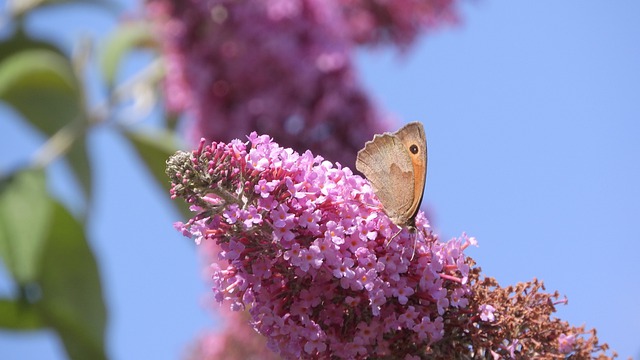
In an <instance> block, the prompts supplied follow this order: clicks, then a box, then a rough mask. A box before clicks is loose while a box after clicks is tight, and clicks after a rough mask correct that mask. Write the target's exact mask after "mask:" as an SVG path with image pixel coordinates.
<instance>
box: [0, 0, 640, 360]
mask: <svg viewBox="0 0 640 360" xmlns="http://www.w3.org/2000/svg"><path fill="white" fill-rule="evenodd" d="M83 10H85V11H86V8H84V9H83ZM638 14H640V3H639V2H637V1H632V0H626V1H617V2H615V5H614V3H613V2H610V1H577V0H565V1H549V0H546V1H543V0H539V1H520V2H513V1H497V0H496V1H489V0H485V1H477V2H471V3H469V4H466V5H465V6H464V7H463V20H464V23H463V24H462V26H460V27H457V28H452V29H447V30H444V31H441V32H438V33H436V34H434V35H432V36H431V37H428V38H424V39H422V41H420V42H419V43H418V44H416V46H415V47H414V48H412V49H411V50H410V51H409V52H407V53H406V54H404V55H400V54H398V53H397V52H396V51H389V50H385V51H381V50H374V51H361V52H359V53H358V55H357V62H358V66H359V69H360V73H361V79H362V81H363V82H364V84H365V85H366V87H367V88H368V90H369V91H370V93H371V95H372V96H373V97H374V98H375V99H376V100H377V102H378V104H379V106H380V108H381V109H383V110H384V111H387V112H388V113H390V114H392V115H393V116H395V117H396V118H397V119H398V124H399V125H400V124H401V123H405V122H409V121H414V120H418V121H422V122H423V124H424V126H425V130H426V133H427V141H428V149H429V169H428V176H427V187H426V193H425V196H424V204H423V205H424V206H426V207H427V208H429V209H430V210H431V212H432V213H433V215H434V217H433V219H432V221H433V222H434V224H435V227H436V229H437V230H438V232H439V233H440V234H441V235H442V237H444V238H448V237H451V236H457V235H459V234H460V233H461V232H463V231H466V232H467V233H468V234H470V235H472V236H475V237H476V238H477V239H478V241H479V243H480V246H479V248H473V249H469V250H468V254H469V255H471V256H472V257H473V258H474V259H476V261H477V262H478V264H479V265H480V266H481V267H482V268H483V271H484V273H485V275H487V276H493V277H495V278H497V279H498V280H499V281H500V282H501V283H502V284H503V285H507V284H514V283H516V282H519V281H528V280H531V279H532V278H534V277H536V278H539V279H542V280H544V281H545V284H546V286H547V289H548V290H549V291H554V290H556V289H557V290H559V291H560V293H561V294H564V295H566V296H567V297H568V298H569V305H568V306H563V307H560V308H559V312H558V316H559V317H561V318H562V319H564V320H567V321H569V322H570V323H572V324H574V325H581V324H586V325H587V327H588V328H591V327H595V328H596V329H597V330H598V336H599V338H600V340H601V341H604V342H608V343H609V344H610V345H611V347H612V348H613V349H615V350H617V351H618V352H619V353H620V355H621V357H622V358H627V357H629V356H633V357H635V358H638V357H640V341H639V340H638V336H637V333H638V332H639V330H640V308H639V307H638V306H637V305H638V304H639V303H640V301H639V300H640V276H639V275H640V267H638V266H637V264H636V260H633V259H634V257H635V256H637V255H638V254H639V253H640V235H639V232H638V230H637V225H638V224H639V223H640V219H639V215H640V185H639V184H640V159H639V156H640V42H639V41H638V39H640V22H638V20H637V15H638ZM50 15H51V17H48V18H47V20H46V21H43V20H42V19H43V17H41V18H40V20H41V21H40V23H39V24H34V28H35V29H38V31H40V32H44V31H46V30H47V29H49V30H51V28H55V29H56V32H54V33H55V36H56V37H57V39H58V40H59V41H61V42H66V43H70V41H71V40H72V39H74V38H76V37H77V36H78V34H79V32H87V33H90V34H93V35H94V36H96V37H98V38H101V37H103V36H104V35H105V34H106V33H107V31H108V30H109V29H110V28H111V27H112V26H113V25H114V24H113V23H112V22H111V21H109V20H108V18H107V17H106V16H100V15H95V17H87V16H86V15H84V12H83V11H81V10H78V11H65V12H61V11H58V12H54V13H52V14H50ZM80 16H82V18H81V19H78V18H79V17H80ZM70 19H73V22H71V21H70ZM56 24H60V25H62V26H57V27H56V26H55V25H56ZM58 30H59V33H58V32H57V31H58ZM0 116H1V117H2V118H3V121H2V122H1V125H0V129H1V131H0V151H1V152H2V154H3V155H2V156H0V169H3V170H4V169H7V167H8V166H9V165H11V164H15V163H16V162H18V161H20V160H22V159H25V158H26V156H28V154H30V153H31V152H32V151H33V150H34V149H36V148H37V145H38V143H39V139H38V138H36V137H34V136H30V132H29V131H28V129H27V128H26V127H25V126H23V125H22V124H20V123H19V122H18V121H17V120H16V119H15V116H13V114H11V113H10V112H9V111H8V110H7V109H6V108H5V107H0ZM92 137H93V139H92V140H93V146H92V149H91V150H92V153H91V155H92V158H93V160H94V161H95V162H96V163H98V164H100V165H99V166H98V167H97V168H96V169H95V170H96V174H95V179H96V188H97V189H98V191H97V198H96V200H95V204H94V208H93V210H94V212H95V213H94V215H95V216H94V218H93V220H92V221H91V223H90V226H89V233H90V238H91V241H92V246H93V248H94V250H95V252H96V254H97V256H98V261H99V265H100V269H101V271H102V276H103V286H104V287H105V292H106V296H107V301H108V305H109V310H110V315H111V317H110V323H109V328H108V349H109V353H110V355H111V356H112V358H114V359H139V358H154V359H175V358H178V357H179V356H180V355H181V354H182V353H183V351H184V348H185V346H186V344H187V343H188V342H189V341H190V340H192V339H193V338H195V336H196V334H198V333H199V332H200V331H201V330H203V329H206V328H208V327H211V326H213V325H214V320H212V319H211V317H210V316H209V315H208V314H207V312H206V311H205V310H204V309H203V308H202V306H201V305H202V299H203V297H204V294H205V293H206V292H207V289H206V286H205V285H204V284H203V282H202V281H201V279H200V268H199V266H198V260H197V257H196V255H195V251H194V246H193V245H192V244H191V243H189V240H188V239H185V238H182V237H181V236H180V235H179V234H177V233H176V232H175V231H174V230H173V229H172V223H173V222H174V221H176V220H179V217H178V215H177V214H176V213H173V212H172V211H171V210H170V209H169V208H168V206H167V203H168V199H167V196H165V195H164V194H163V193H162V192H161V191H160V190H159V189H157V188H155V187H154V186H150V185H149V184H150V183H151V178H150V176H149V175H148V174H146V173H144V172H143V171H140V170H139V168H140V167H141V165H140V163H139V162H138V161H137V159H135V158H134V157H133V156H132V152H131V149H129V148H128V147H127V146H126V144H125V143H124V142H123V141H122V140H121V139H120V138H118V136H117V134H115V133H114V132H112V131H110V130H109V129H106V128H104V129H99V131H96V132H95V133H94V134H93V135H92ZM56 168H57V169H56V170H55V171H54V173H55V176H56V181H55V182H54V184H53V185H54V186H53V187H54V190H55V191H56V192H57V193H58V194H60V196H62V197H65V196H73V190H70V189H68V187H69V186H68V185H65V184H66V183H67V181H68V180H69V179H66V178H65V177H64V176H63V175H61V174H62V171H60V170H62V165H57V166H56ZM131 199H135V201H131ZM9 289H10V286H9V284H8V280H7V278H6V273H5V271H4V269H1V270H0V294H6V293H7V292H8V291H9ZM62 354H63V353H62V350H61V346H60V344H59V343H58V341H57V340H56V338H55V337H54V336H53V335H51V334H50V333H47V332H38V333H33V334H15V333H7V332H2V331H0V358H2V359H62V358H64V357H63V355H62Z"/></svg>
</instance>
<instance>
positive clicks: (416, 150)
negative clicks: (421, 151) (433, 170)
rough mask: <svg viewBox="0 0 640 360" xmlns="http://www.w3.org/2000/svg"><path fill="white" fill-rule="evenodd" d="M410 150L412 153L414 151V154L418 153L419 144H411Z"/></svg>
mask: <svg viewBox="0 0 640 360" xmlns="http://www.w3.org/2000/svg"><path fill="white" fill-rule="evenodd" d="M409 151H411V153H412V154H413V155H415V154H417V153H418V146H417V145H416V144H413V145H411V146H410V147H409Z"/></svg>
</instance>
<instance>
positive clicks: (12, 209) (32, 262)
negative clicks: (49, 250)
mask: <svg viewBox="0 0 640 360" xmlns="http://www.w3.org/2000/svg"><path fill="white" fill-rule="evenodd" d="M51 208H52V202H51V198H50V197H49V194H48V193H47V188H46V183H45V176H44V171H42V170H24V171H20V172H17V173H15V174H13V175H12V176H11V177H9V178H7V179H3V180H2V181H1V182H0V255H1V256H2V259H3V260H4V263H5V264H6V266H7V268H8V269H9V271H10V272H11V274H12V275H13V277H14V278H15V280H16V281H17V282H18V283H19V284H27V283H30V282H32V281H34V280H36V277H37V275H38V273H39V271H40V259H41V254H42V252H43V247H44V245H45V242H46V238H47V232H48V230H49V227H50V225H51V221H52V209H51Z"/></svg>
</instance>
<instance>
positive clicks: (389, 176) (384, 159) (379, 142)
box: [356, 122, 427, 237]
mask: <svg viewBox="0 0 640 360" xmlns="http://www.w3.org/2000/svg"><path fill="white" fill-rule="evenodd" d="M356 169H358V171H360V172H361V173H363V174H364V175H365V176H366V177H367V179H368V180H369V182H370V183H371V186H372V187H373V192H374V193H375V194H376V196H377V197H378V199H379V200H380V203H382V206H383V209H384V211H385V213H386V214H387V216H389V219H391V221H392V222H393V223H394V224H396V225H397V226H399V227H409V228H411V229H415V219H416V215H417V214H418V210H419V209H420V203H422V196H423V193H424V187H425V183H426V179H427V138H426V136H425V134H424V128H423V127H422V124H421V123H419V122H412V123H409V124H407V125H405V126H404V127H403V128H402V129H400V130H398V131H396V132H395V133H384V134H378V135H375V136H374V137H373V140H371V141H368V142H367V143H366V144H365V145H364V148H363V149H362V150H360V151H359V152H358V157H357V159H356ZM396 235H397V234H396ZM394 237H395V235H394Z"/></svg>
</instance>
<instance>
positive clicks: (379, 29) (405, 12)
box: [339, 0, 458, 47]
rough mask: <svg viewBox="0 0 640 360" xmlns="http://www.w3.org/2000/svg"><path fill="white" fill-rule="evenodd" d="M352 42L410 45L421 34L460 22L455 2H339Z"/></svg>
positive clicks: (400, 0)
mask: <svg viewBox="0 0 640 360" xmlns="http://www.w3.org/2000/svg"><path fill="white" fill-rule="evenodd" d="M339 2H340V5H341V7H342V11H343V13H344V16H345V19H346V21H347V23H348V26H349V31H350V33H351V38H352V41H354V42H356V43H359V44H374V45H376V44H380V43H385V42H389V43H392V44H397V45H399V46H401V47H407V46H409V45H411V44H412V43H413V42H414V41H415V39H416V37H417V36H418V35H419V34H420V32H421V31H430V30H434V29H437V28H439V27H441V26H442V25H446V24H456V23H457V22H458V14H457V6H456V1H454V0H393V1H380V0H339Z"/></svg>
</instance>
